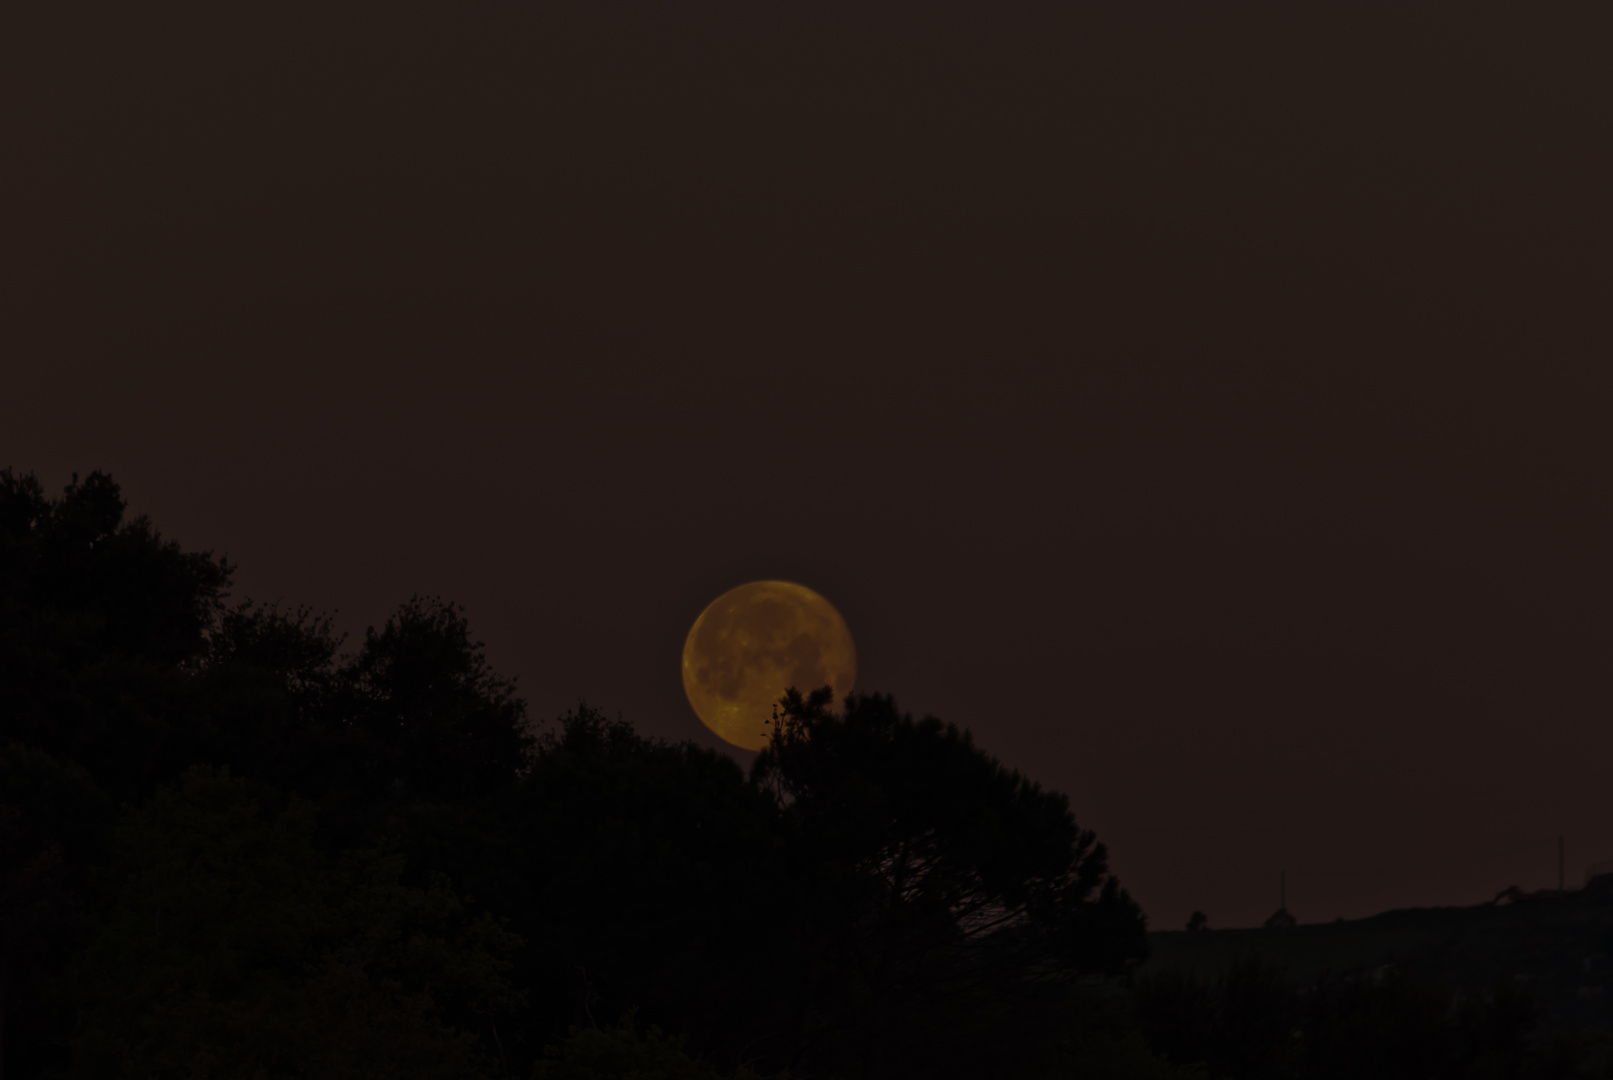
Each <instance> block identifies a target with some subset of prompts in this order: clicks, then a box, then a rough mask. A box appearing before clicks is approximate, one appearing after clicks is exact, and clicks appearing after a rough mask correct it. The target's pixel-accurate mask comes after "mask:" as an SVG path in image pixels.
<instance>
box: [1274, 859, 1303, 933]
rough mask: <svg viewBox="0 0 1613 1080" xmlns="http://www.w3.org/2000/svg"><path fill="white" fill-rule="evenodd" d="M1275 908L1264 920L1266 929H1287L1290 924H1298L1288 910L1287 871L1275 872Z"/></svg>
mask: <svg viewBox="0 0 1613 1080" xmlns="http://www.w3.org/2000/svg"><path fill="white" fill-rule="evenodd" d="M1277 903H1278V907H1277V910H1276V911H1274V912H1272V913H1271V918H1269V919H1267V920H1266V929H1267V930H1287V929H1288V928H1289V927H1291V926H1298V925H1299V920H1298V919H1296V918H1294V916H1293V914H1292V913H1290V912H1289V910H1288V871H1286V870H1279V871H1278V872H1277Z"/></svg>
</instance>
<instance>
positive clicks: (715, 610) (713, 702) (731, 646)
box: [683, 581, 857, 750]
mask: <svg viewBox="0 0 1613 1080" xmlns="http://www.w3.org/2000/svg"><path fill="white" fill-rule="evenodd" d="M856 678H857V650H856V648H855V646H853V645H852V643H851V631H850V630H848V629H846V620H845V619H842V618H841V617H840V612H838V611H836V610H835V609H834V606H833V605H832V604H830V603H829V601H827V600H825V599H824V598H823V597H821V596H819V595H818V594H817V593H815V592H813V591H812V590H811V589H809V588H807V587H806V586H804V585H797V584H795V583H794V582H790V581H753V582H751V583H750V584H749V585H741V586H739V588H737V589H730V590H728V591H727V592H725V593H723V594H722V595H721V596H719V597H717V599H715V600H713V601H712V602H711V603H710V604H709V605H707V607H706V610H704V611H702V612H701V613H700V617H699V618H698V619H696V620H695V621H694V625H693V626H691V627H690V628H689V637H688V638H687V639H686V640H685V641H684V643H683V691H684V693H686V694H688V695H689V704H690V705H692V706H694V711H695V715H696V716H698V717H700V722H701V723H703V724H705V725H706V726H707V727H708V728H710V729H711V730H712V731H714V732H716V733H717V734H718V735H719V736H721V737H722V738H723V739H725V740H727V741H728V742H731V743H733V744H734V745H735V746H742V747H744V748H745V749H746V750H760V749H761V748H762V747H764V746H766V745H767V737H768V731H769V728H768V721H770V720H771V719H772V718H773V705H774V703H775V702H777V701H778V699H779V698H780V697H782V696H784V691H785V690H787V689H788V688H790V687H792V686H793V687H795V688H796V689H797V690H799V691H801V693H802V694H806V693H809V692H811V691H813V690H816V689H818V688H819V687H820V686H832V687H834V692H835V698H836V700H838V699H840V698H841V697H844V696H845V695H846V694H848V693H850V692H851V687H852V683H853V682H855V681H856Z"/></svg>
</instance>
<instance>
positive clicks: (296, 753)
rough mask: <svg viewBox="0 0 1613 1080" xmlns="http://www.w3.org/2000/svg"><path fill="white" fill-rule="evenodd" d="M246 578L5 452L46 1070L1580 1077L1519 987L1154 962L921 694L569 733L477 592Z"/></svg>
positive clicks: (6, 578) (6, 523) (93, 490)
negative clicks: (1473, 992)
mask: <svg viewBox="0 0 1613 1080" xmlns="http://www.w3.org/2000/svg"><path fill="white" fill-rule="evenodd" d="M231 573H232V567H231V566H230V565H229V564H228V563H227V562H225V561H224V560H222V559H219V558H215V557H214V556H213V555H212V554H211V553H207V552H200V553H198V552H187V551H185V550H183V549H182V548H181V547H180V546H179V545H177V544H175V543H173V542H172V541H168V540H165V539H164V538H163V537H162V536H161V535H160V534H159V533H158V532H157V531H156V530H155V529H154V528H152V526H151V525H150V523H149V522H147V521H146V520H145V519H144V518H138V517H137V518H134V519H132V520H130V519H127V518H126V516H125V506H124V503H123V500H122V497H121V494H120V493H119V491H118V488H117V486H116V484H114V483H113V482H112V481H111V480H110V478H108V477H106V476H104V475H103V474H100V473H93V474H91V475H90V476H89V477H88V478H87V479H85V480H84V481H82V482H80V481H78V480H76V479H75V480H74V482H73V483H72V484H70V485H69V486H68V487H67V488H66V490H65V491H64V492H63V494H62V495H61V496H60V497H59V498H55V499H52V498H47V497H46V496H45V494H44V493H43V491H42V489H41V487H40V485H39V484H38V482H37V481H36V480H35V479H34V478H33V477H31V476H20V477H19V476H17V475H15V474H13V473H12V472H10V471H6V472H0V748H3V749H0V1063H3V1065H4V1066H6V1067H9V1068H11V1070H12V1075H13V1076H14V1077H15V1076H23V1077H43V1076H69V1077H75V1076H101V1075H139V1076H151V1077H165V1076H179V1075H193V1076H214V1077H227V1076H237V1075H239V1076H254V1077H256V1076H265V1077H274V1076H306V1075H318V1076H328V1077H343V1076H355V1077H356V1076H399V1077H407V1076H441V1077H453V1076H464V1077H476V1076H533V1075H537V1076H549V1077H579V1078H581V1077H596V1076H597V1077H604V1076H641V1077H648V1076H657V1075H662V1076H667V1077H696V1076H700V1077H715V1076H735V1077H737V1076H742V1075H750V1074H749V1073H748V1072H747V1070H751V1069H755V1070H758V1071H759V1072H761V1073H763V1074H766V1075H774V1074H781V1073H782V1072H784V1071H786V1070H787V1071H788V1072H789V1073H790V1074H791V1075H795V1076H798V1077H802V1078H803V1080H810V1078H815V1077H823V1078H832V1077H841V1078H843V1080H851V1078H879V1077H886V1076H906V1075H924V1076H927V1077H932V1078H935V1080H945V1078H949V1077H965V1076H967V1077H970V1078H976V1077H981V1078H988V1077H1042V1076H1047V1077H1053V1076H1067V1075H1092V1076H1108V1077H1113V1078H1116V1080H1123V1078H1135V1080H1186V1078H1188V1077H1198V1076H1206V1075H1209V1076H1217V1077H1219V1076H1228V1077H1231V1076H1236V1077H1250V1078H1259V1077H1277V1076H1283V1077H1289V1076H1292V1077H1302V1076H1315V1077H1319V1078H1324V1077H1325V1078H1331V1077H1335V1076H1343V1075H1349V1074H1350V1071H1351V1070H1356V1071H1360V1070H1370V1071H1373V1072H1374V1073H1375V1074H1378V1075H1384V1076H1393V1075H1436V1076H1441V1077H1444V1076H1450V1077H1456V1076H1463V1077H1466V1076H1480V1075H1497V1076H1501V1075H1508V1076H1510V1075H1519V1076H1522V1075H1536V1074H1537V1073H1529V1072H1527V1070H1529V1069H1537V1066H1538V1067H1539V1068H1545V1066H1544V1065H1541V1064H1540V1061H1539V1060H1537V1059H1538V1055H1536V1056H1533V1057H1532V1056H1530V1055H1531V1054H1533V1053H1534V1051H1533V1050H1532V1049H1531V1048H1530V1045H1529V1044H1528V1043H1527V1040H1526V1034H1527V1031H1528V1030H1529V1022H1530V1018H1529V1015H1528V1011H1527V1008H1526V1006H1527V1002H1526V1000H1525V999H1523V998H1522V997H1520V996H1518V995H1517V994H1516V993H1515V992H1513V991H1511V990H1505V991H1503V992H1499V993H1497V994H1492V995H1490V996H1489V997H1488V998H1486V999H1483V1000H1477V1001H1467V1002H1465V1003H1453V1002H1452V1001H1450V1000H1447V999H1443V998H1438V997H1437V995H1435V996H1433V997H1431V996H1429V995H1428V993H1425V992H1424V991H1422V990H1417V989H1415V988H1411V987H1409V986H1404V985H1401V984H1399V983H1395V982H1393V981H1388V982H1385V981H1380V982H1371V981H1366V982H1363V981H1359V980H1357V981H1353V982H1352V981H1348V980H1340V981H1336V982H1332V983H1327V984H1326V985H1323V986H1319V987H1316V988H1311V989H1308V990H1307V991H1305V992H1304V993H1301V992H1300V991H1298V990H1297V989H1295V988H1293V987H1291V986H1289V985H1288V984H1287V983H1285V982H1284V981H1283V980H1282V979H1281V977H1280V976H1279V975H1278V974H1277V973H1275V972H1273V971H1269V970H1266V969H1261V968H1258V967H1249V968H1247V969H1240V970H1238V971H1235V972H1233V973H1232V974H1231V975H1229V977H1228V978H1227V979H1225V980H1223V981H1222V982H1220V983H1218V984H1216V985H1215V986H1204V985H1200V984H1197V983H1194V982H1193V981H1191V980H1183V979H1180V978H1178V977H1175V976H1170V975H1159V976H1154V977H1152V978H1149V979H1145V980H1141V981H1139V982H1138V983H1137V984H1136V985H1135V987H1133V988H1131V989H1128V988H1127V985H1126V983H1125V981H1124V980H1125V978H1126V972H1127V971H1128V970H1130V968H1131V966H1132V964H1133V963H1134V962H1135V961H1136V960H1138V959H1139V958H1141V957H1142V956H1143V954H1144V952H1145V936H1144V931H1145V923H1144V920H1143V917H1142V914H1141V912H1140V911H1139V910H1138V908H1137V905H1136V904H1135V903H1133V902H1132V900H1131V899H1130V897H1129V896H1128V895H1127V894H1126V892H1125V891H1124V890H1123V889H1122V888H1120V886H1119V883H1118V882H1117V881H1116V880H1115V879H1114V877H1113V875H1111V874H1110V873H1109V871H1108V867H1107V859H1106V852H1105V850H1104V847H1103V845H1101V844H1099V843H1098V842H1097V840H1096V838H1095V837H1094V836H1093V835H1092V833H1091V832H1090V831H1087V830H1084V829H1082V828H1080V827H1079V826H1078V825H1077V824H1076V821H1075V819H1074V817H1073V815H1072V814H1071V812H1070V807H1069V804H1068V801H1067V800H1066V799H1065V798H1064V796H1062V795H1059V794H1056V793H1053V792H1048V791H1044V790H1042V789H1040V788H1039V787H1037V785H1035V784H1034V783H1031V782H1030V781H1029V780H1027V779H1026V778H1025V777H1023V776H1020V775H1019V774H1017V773H1014V772H1012V771H1011V770H1008V769H1006V768H1004V767H1003V766H1002V764H1001V763H999V762H998V761H996V760H995V759H994V758H992V757H991V756H990V755H989V754H986V753H985V752H983V751H982V750H981V749H980V748H978V747H976V746H975V745H974V743H973V741H972V739H971V738H970V736H969V734H968V733H967V732H965V731H962V730H960V729H958V728H957V727H955V726H951V725H945V724H942V723H941V722H940V721H938V720H935V719H933V718H925V719H921V720H914V719H913V718H912V717H911V716H908V715H906V714H904V713H902V712H900V711H899V710H898V709H897V707H896V704H895V702H893V701H892V700H891V699H890V698H887V697H881V696H877V695H863V696H854V697H850V698H847V699H846V701H845V702H844V703H843V709H842V711H841V712H839V713H836V712H834V711H832V708H831V706H832V704H833V703H832V701H831V699H830V696H829V694H828V692H827V691H818V692H814V693H812V694H810V695H807V696H803V695H801V694H800V693H797V692H796V691H794V690H792V691H790V692H789V693H787V694H786V695H785V697H784V698H783V699H782V700H781V702H780V709H779V714H778V716H777V718H776V721H777V722H776V724H775V727H774V731H773V735H772V738H771V741H770V743H769V746H768V747H767V748H766V750H764V752H763V753H762V754H761V755H759V757H758V758H757V760H756V762H755V764H754V767H753V769H752V770H751V773H750V774H749V775H748V776H747V775H746V774H745V772H743V771H742V770H741V769H740V768H739V766H738V765H737V764H736V763H735V762H734V761H733V760H732V759H731V758H729V757H727V756H726V755H723V754H720V753H717V752H714V751H711V750H706V749H702V748H700V747H697V746H695V745H693V744H690V743H682V744H670V743H666V742H663V741H660V740H656V739H648V738H644V737H642V736H640V735H639V734H638V733H637V732H635V731H634V730H633V728H632V727H631V725H629V724H627V723H626V722H624V721H622V720H620V719H615V720H612V719H609V718H607V717H606V716H604V715H603V714H601V713H600V712H598V711H597V710H594V709H591V708H589V707H588V706H587V705H579V707H578V708H577V709H576V710H575V711H573V712H571V713H569V714H568V715H567V716H565V717H563V718H561V719H560V720H559V722H558V723H557V724H555V725H553V726H550V727H548V728H545V729H542V731H541V734H540V732H539V730H538V729H536V728H535V727H534V725H532V724H531V723H529V721H528V718H527V716H526V712H525V704H524V703H523V702H522V700H521V699H520V697H519V696H518V694H517V690H516V686H515V684H514V682H513V681H511V680H507V679H505V678H503V677H501V676H499V675H498V674H497V673H496V672H494V671H493V669H492V668H491V666H490V665H489V664H488V663H487V661H486V659H485V655H484V651H483V647H482V645H481V643H480V642H478V641H476V640H475V638H474V636H473V635H472V634H471V631H470V625H469V622H468V620H467V618H466V616H465V613H464V612H463V611H462V610H461V609H460V608H458V607H457V606H455V605H453V604H451V603H448V602H445V601H442V600H438V599H434V598H422V597H415V598H413V599H411V600H409V601H408V602H407V603H405V604H404V605H402V606H401V607H400V608H399V609H398V611H397V612H395V613H394V614H393V615H392V616H391V618H389V619H388V620H387V621H386V622H385V623H384V624H382V626H381V627H380V628H379V629H375V628H371V629H370V630H369V631H367V632H366V633H365V634H364V635H363V639H362V640H361V641H360V642H358V643H357V645H356V647H355V648H354V649H353V650H352V651H351V652H344V651H343V650H344V646H345V645H346V642H345V641H344V640H343V639H342V638H340V637H339V636H338V635H337V634H336V633H335V631H334V629H333V627H332V623H331V621H330V620H329V619H328V618H325V617H323V616H320V615H317V614H315V613H313V612H311V611H309V610H307V609H285V610H282V609H280V608H277V607H275V606H272V605H270V606H264V605H259V604H254V603H251V602H242V601H232V600H231V598H230V597H229V595H228V589H229V585H230V578H231ZM1173 980H1174V981H1173ZM1441 1002H1444V1004H1443V1006H1441V1007H1442V1008H1443V1009H1444V1011H1440V1010H1439V1009H1438V1008H1436V1007H1435V1006H1438V1005H1440V1003H1441ZM635 1010H636V1012H635ZM624 1015H626V1016H630V1017H631V1016H635V1015H636V1016H642V1017H643V1018H644V1021H645V1023H647V1024H649V1025H652V1026H651V1027H650V1028H648V1029H646V1030H645V1031H643V1032H642V1033H641V1032H640V1031H638V1030H637V1029H635V1028H633V1027H632V1025H631V1024H629V1025H627V1026H618V1027H615V1028H606V1029H604V1030H599V1029H598V1028H597V1027H596V1026H595V1022H596V1020H600V1019H604V1018H608V1017H619V1016H624ZM663 1031H668V1032H677V1033H678V1035H677V1036H676V1037H673V1036H663V1035H662V1034H660V1032H663ZM1296 1031H1297V1032H1298V1033H1299V1034H1298V1035H1297V1036H1296V1035H1295V1032H1296ZM685 1040H686V1041H685ZM546 1048H548V1050H546ZM1397 1069H1399V1070H1400V1072H1398V1073H1397V1072H1396V1071H1395V1070H1397ZM1419 1069H1420V1070H1421V1072H1418V1071H1417V1070H1419ZM1408 1070H1409V1071H1408ZM1520 1070H1524V1071H1520ZM1538 1075H1541V1076H1544V1075H1547V1073H1544V1072H1538Z"/></svg>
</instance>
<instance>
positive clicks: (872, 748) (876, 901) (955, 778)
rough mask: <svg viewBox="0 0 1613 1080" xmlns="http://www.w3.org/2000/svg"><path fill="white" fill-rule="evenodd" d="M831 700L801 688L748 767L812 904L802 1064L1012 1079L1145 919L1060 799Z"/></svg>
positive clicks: (960, 750)
mask: <svg viewBox="0 0 1613 1080" xmlns="http://www.w3.org/2000/svg"><path fill="white" fill-rule="evenodd" d="M830 700H831V691H829V689H828V688H824V689H822V690H818V691H815V692H813V693H812V694H811V695H810V696H808V697H802V695H801V694H800V693H799V692H797V691H796V690H794V689H791V690H790V691H789V692H788V693H787V694H786V695H785V697H784V698H783V699H782V700H781V702H780V708H779V711H778V716H777V720H776V723H775V725H774V728H773V733H772V737H771V739H770V742H769V745H768V746H767V748H766V749H765V750H764V751H763V752H762V754H761V755H760V756H759V757H758V758H757V761H756V763H755V765H754V768H753V777H754V779H755V780H756V782H757V783H758V784H759V785H761V786H763V787H766V788H768V789H769V790H771V791H773V792H774V793H775V797H776V798H777V799H778V800H779V803H780V806H781V809H782V810H783V811H784V813H785V815H786V818H787V825H788V827H789V829H790V833H791V836H792V841H793V846H794V849H795V860H796V868H797V876H798V887H799V888H800V890H801V895H802V896H803V898H805V902H804V903H802V904H800V905H799V906H798V907H797V908H796V911H797V912H798V915H797V919H798V921H797V926H798V933H800V934H801V935H804V938H805V949H804V951H805V953H806V955H807V963H808V965H809V966H808V969H807V970H808V975H807V985H806V986H805V987H804V990H803V993H802V996H801V1006H800V1013H799V1014H798V1017H797V1019H796V1052H797V1054H798V1055H800V1059H801V1060H803V1061H806V1062H815V1061H816V1062H823V1063H825V1064H831V1065H833V1066H834V1067H837V1068H839V1069H841V1070H843V1071H846V1072H849V1073H851V1074H853V1075H868V1076H879V1075H884V1074H886V1073H887V1072H889V1071H890V1070H891V1069H893V1068H896V1063H897V1062H901V1063H902V1065H901V1067H902V1068H904V1069H913V1068H918V1069H922V1070H923V1071H926V1072H928V1073H929V1074H931V1075H938V1076H940V1075H963V1074H966V1073H972V1074H973V1075H985V1074H987V1073H989V1072H990V1071H992V1070H994V1069H1000V1068H1002V1067H1004V1065H1005V1063H1007V1061H1008V1060H1009V1058H1011V1057H1012V1054H1013V1052H1014V1051H1015V1048H1024V1047H1027V1046H1030V1045H1033V1044H1034V1039H1032V1037H1031V1029H1034V1028H1036V1027H1037V1026H1041V1025H1046V1024H1047V1023H1049V1022H1050V1021H1051V1015H1052V1010H1055V1009H1057V1008H1058V1007H1059V1005H1060V1003H1061V1002H1062V1001H1063V998H1064V991H1065V988H1066V987H1067V986H1068V984H1069V983H1070V981H1071V980H1073V979H1075V978H1078V977H1080V976H1090V975H1099V974H1111V975H1112V974H1118V973H1119V972H1121V971H1123V970H1124V969H1125V967H1126V966H1127V964H1128V963H1130V962H1132V961H1134V960H1137V959H1140V958H1141V957H1142V956H1143V955H1144V953H1145V951H1146V943H1145V939H1144V922H1143V918H1142V914H1141V912H1140V911H1139V910H1138V908H1137V906H1136V904H1135V903H1133V902H1132V900H1131V899H1130V897H1129V896H1127V895H1126V893H1125V891H1124V890H1123V889H1121V888H1120V887H1119V884H1118V882H1116V881H1115V879H1114V878H1113V877H1112V876H1110V875H1109V874H1108V872H1107V862H1106V853H1105V850H1104V848H1103V846H1102V845H1101V844H1099V843H1098V842H1097V841H1096V838H1095V837H1094V836H1093V835H1092V833H1091V832H1089V831H1086V830H1083V829H1080V828H1079V827H1078V826H1077V825H1076V823H1075V819H1074V818H1073V816H1072V815H1071V813H1070V810H1069V804H1068V801H1067V800H1066V799H1065V798H1064V796H1062V795H1059V794H1056V793H1052V792H1046V791H1043V790H1042V789H1041V788H1040V787H1038V786H1037V785H1036V784H1034V783H1032V782H1030V781H1029V780H1027V779H1026V778H1024V777H1023V776H1021V775H1019V774H1018V773H1016V772H1012V771H1010V770H1008V769H1006V768H1004V767H1003V766H1002V765H1001V764H1000V763H999V762H997V761H996V760H995V759H994V758H992V757H990V756H989V755H987V754H984V753H982V752H981V751H980V750H979V749H977V748H976V747H975V746H974V744H973V741H972V740H971V738H970V736H969V734H968V733H967V732H964V731H960V730H959V729H958V728H957V727H956V726H954V725H943V724H942V723H941V722H940V721H939V720H936V719H934V718H925V719H923V720H920V721H915V720H913V718H912V717H911V716H908V715H905V714H903V713H900V712H899V711H898V710H897V708H896V706H895V703H894V702H893V701H892V700H891V699H890V698H888V697H882V696H878V695H861V696H852V697H848V698H847V699H846V702H845V711H844V712H843V713H842V714H834V713H832V712H830V711H829V708H828V706H829V704H830ZM1026 1067H1028V1065H1027V1066H1026Z"/></svg>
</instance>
